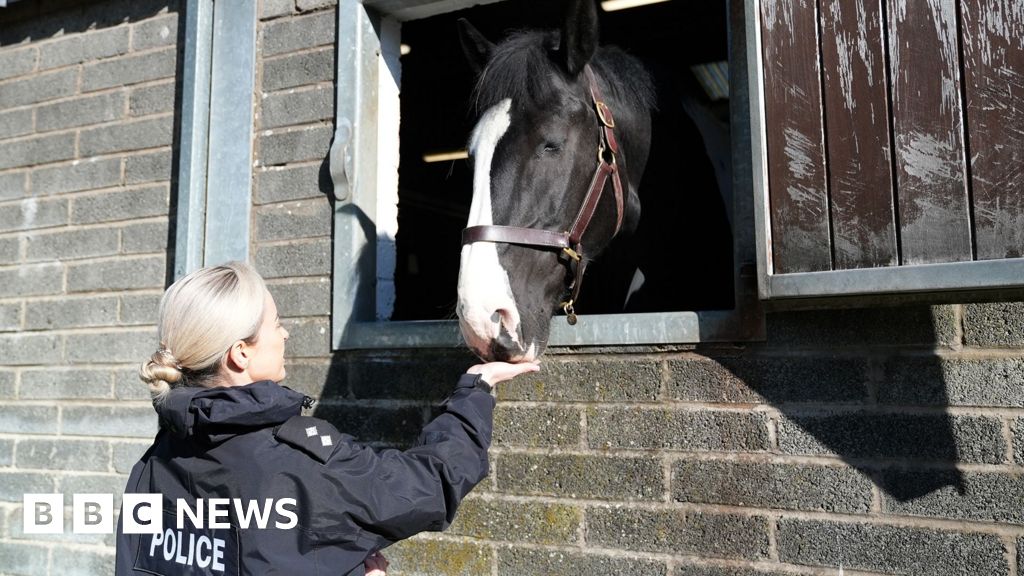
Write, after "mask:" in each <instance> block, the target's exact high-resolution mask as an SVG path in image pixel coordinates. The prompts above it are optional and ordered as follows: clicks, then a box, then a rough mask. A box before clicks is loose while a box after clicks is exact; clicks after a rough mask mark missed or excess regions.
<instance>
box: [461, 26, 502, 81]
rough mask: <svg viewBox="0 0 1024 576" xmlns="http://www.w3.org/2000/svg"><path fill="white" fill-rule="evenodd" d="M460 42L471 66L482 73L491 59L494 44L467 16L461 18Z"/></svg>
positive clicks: (478, 72) (477, 72)
mask: <svg viewBox="0 0 1024 576" xmlns="http://www.w3.org/2000/svg"><path fill="white" fill-rule="evenodd" d="M458 24H459V43H461V44H462V52H463V53H464V54H465V55H466V60H467V61H468V62H469V66H470V67H471V68H473V72H475V73H476V74H478V75H479V74H480V72H483V69H484V67H485V66H487V61H488V60H490V59H491V52H493V51H494V44H493V43H492V42H491V41H490V40H488V39H487V38H484V35H483V34H481V33H480V31H479V30H477V29H476V28H475V27H473V25H472V24H470V23H469V20H466V19H465V18H459V20H458Z"/></svg>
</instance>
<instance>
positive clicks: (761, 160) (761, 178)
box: [746, 0, 772, 298]
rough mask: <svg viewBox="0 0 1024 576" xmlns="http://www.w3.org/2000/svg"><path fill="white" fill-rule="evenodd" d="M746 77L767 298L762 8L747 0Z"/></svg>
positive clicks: (760, 282)
mask: <svg viewBox="0 0 1024 576" xmlns="http://www.w3.org/2000/svg"><path fill="white" fill-rule="evenodd" d="M746 12H747V13H746V23H747V76H748V78H749V80H750V154H751V159H752V160H751V161H752V165H751V166H752V170H751V171H752V173H753V174H752V176H753V188H754V190H753V192H754V244H755V247H756V249H757V270H758V277H757V288H758V293H759V294H760V296H761V297H762V298H768V296H769V292H768V275H769V274H771V273H772V258H771V245H772V233H771V222H770V220H769V218H770V211H769V205H768V154H767V150H766V149H765V134H766V133H767V128H766V127H765V121H764V71H763V70H762V58H761V7H760V1H759V0H746Z"/></svg>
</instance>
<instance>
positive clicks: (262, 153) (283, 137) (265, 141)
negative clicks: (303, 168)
mask: <svg viewBox="0 0 1024 576" xmlns="http://www.w3.org/2000/svg"><path fill="white" fill-rule="evenodd" d="M333 137H334V129H333V128H332V127H331V126H317V127H314V128H302V129H299V130H292V131H290V132H265V133H263V134H262V135H260V137H259V156H258V158H259V160H260V164H261V165H264V166H274V165H279V164H289V163H291V162H301V161H303V160H317V159H322V158H326V157H327V152H328V151H329V150H330V147H331V138H333Z"/></svg>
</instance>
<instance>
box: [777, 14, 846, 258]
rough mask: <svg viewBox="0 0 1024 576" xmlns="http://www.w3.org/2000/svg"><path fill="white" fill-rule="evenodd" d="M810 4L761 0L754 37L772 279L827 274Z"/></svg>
mask: <svg viewBox="0 0 1024 576" xmlns="http://www.w3.org/2000/svg"><path fill="white" fill-rule="evenodd" d="M817 22H818V21H817V7H816V5H815V1H814V0H764V2H762V3H761V37H762V47H763V55H762V57H763V62H764V99H765V125H766V126H767V135H766V141H767V152H768V193H769V202H770V204H771V233H772V246H771V249H772V258H773V264H774V273H776V274H780V273H781V274H784V273H788V272H810V271H820V270H828V269H830V268H831V262H832V250H831V246H830V243H829V228H828V190H827V183H826V179H825V144H824V134H823V129H822V126H823V119H822V110H821V72H820V68H819V58H818V24H817Z"/></svg>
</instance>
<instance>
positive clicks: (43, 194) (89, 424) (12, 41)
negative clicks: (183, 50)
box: [0, 0, 179, 575]
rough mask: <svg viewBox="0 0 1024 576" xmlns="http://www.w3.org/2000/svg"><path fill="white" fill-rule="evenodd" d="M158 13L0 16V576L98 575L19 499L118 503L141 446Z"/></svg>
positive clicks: (157, 156)
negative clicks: (39, 496) (28, 516)
mask: <svg viewBox="0 0 1024 576" xmlns="http://www.w3.org/2000/svg"><path fill="white" fill-rule="evenodd" d="M177 40H178V9H177V2H176V0H166V1H165V0H161V1H150V0H143V1H137V2H130V3H129V2H121V1H113V0H106V1H100V2H78V1H71V0H61V1H56V2H47V3H42V2H21V3H18V4H12V5H11V6H9V7H8V8H4V9H0V573H4V574H32V575H40V574H108V573H110V565H111V561H112V558H113V549H112V548H111V545H112V542H113V539H112V537H111V536H109V535H97V536H86V535H72V534H71V527H70V513H68V514H66V519H67V527H66V529H65V534H63V535H52V536H31V535H26V534H24V533H23V530H22V509H21V502H22V495H23V494H24V493H30V492H60V493H64V494H65V495H66V496H65V504H66V505H67V506H68V507H70V505H71V494H73V493H86V492H100V493H113V494H116V495H117V497H118V498H119V497H120V493H121V491H122V490H123V488H124V483H125V480H126V479H127V474H128V472H129V471H130V469H131V466H132V464H134V462H135V460H137V459H138V457H139V455H141V453H142V452H143V451H144V450H145V448H146V447H147V446H148V445H149V442H150V441H151V440H152V437H153V435H154V434H155V432H156V422H155V419H154V418H153V409H152V407H151V406H150V405H149V402H148V392H147V391H146V389H145V387H144V386H143V385H142V383H141V382H139V380H138V377H137V376H136V372H135V370H136V367H137V366H138V363H139V362H141V361H142V360H143V359H144V358H145V357H147V356H148V355H149V354H151V353H152V351H153V350H154V349H155V347H156V331H155V329H154V320H155V316H156V306H157V303H158V300H159V295H160V294H161V292H162V289H163V287H164V284H165V281H166V277H167V272H166V271H167V262H168V253H167V246H168V241H167V237H168V213H169V206H170V204H169V200H170V180H171V160H172V150H171V145H172V141H173V137H172V136H173V130H174V114H175V77H176V74H177V66H178V57H179V52H178V41H177Z"/></svg>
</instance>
